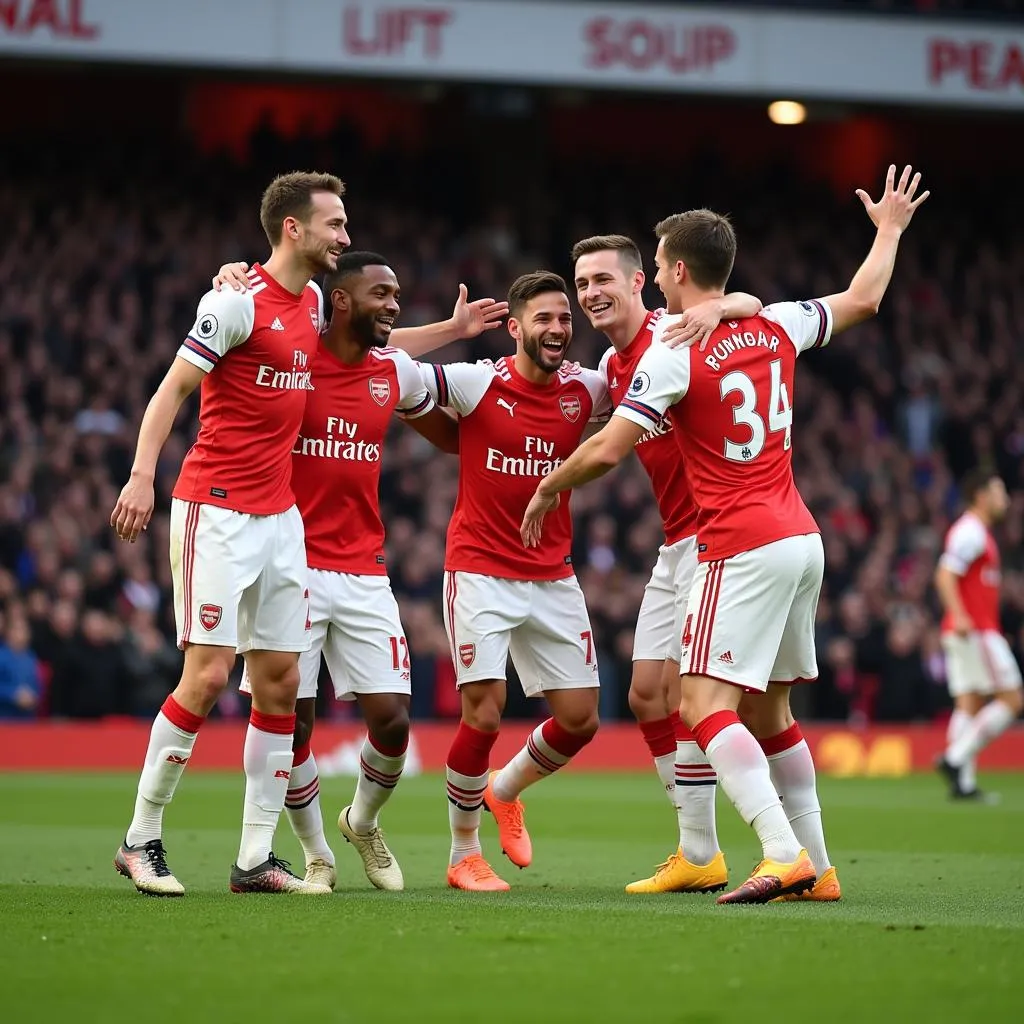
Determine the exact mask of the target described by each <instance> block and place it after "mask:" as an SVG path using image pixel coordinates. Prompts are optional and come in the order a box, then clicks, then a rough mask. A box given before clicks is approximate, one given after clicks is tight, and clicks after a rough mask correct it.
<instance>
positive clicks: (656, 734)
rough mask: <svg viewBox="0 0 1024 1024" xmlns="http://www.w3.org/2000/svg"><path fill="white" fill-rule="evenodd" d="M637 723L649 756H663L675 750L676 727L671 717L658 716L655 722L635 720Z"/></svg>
mask: <svg viewBox="0 0 1024 1024" xmlns="http://www.w3.org/2000/svg"><path fill="white" fill-rule="evenodd" d="M677 717H678V715H677ZM637 725H639V726H640V732H641V733H643V737H644V743H646V744H647V749H648V750H649V751H650V752H651V757H664V756H665V755H666V754H674V753H675V752H676V727H675V724H674V723H673V721H672V719H671V717H669V718H659V719H658V720H657V721H656V722H637Z"/></svg>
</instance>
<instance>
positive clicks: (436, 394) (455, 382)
mask: <svg viewBox="0 0 1024 1024" xmlns="http://www.w3.org/2000/svg"><path fill="white" fill-rule="evenodd" d="M417 365H418V366H419V369H420V376H421V378H422V380H423V383H424V384H425V385H426V388H427V391H429V392H430V397H431V398H433V399H434V401H435V402H437V404H438V405H440V406H442V407H443V408H448V409H452V410H454V411H455V412H457V413H458V414H459V415H460V416H468V415H469V414H470V413H471V412H472V411H473V410H474V409H475V408H476V407H477V406H478V405H479V404H480V400H481V399H482V398H483V397H484V395H485V394H487V389H488V388H489V387H490V386H491V381H492V380H494V372H495V371H494V364H493V363H490V362H487V361H486V360H485V361H482V362H479V363H418V364H417Z"/></svg>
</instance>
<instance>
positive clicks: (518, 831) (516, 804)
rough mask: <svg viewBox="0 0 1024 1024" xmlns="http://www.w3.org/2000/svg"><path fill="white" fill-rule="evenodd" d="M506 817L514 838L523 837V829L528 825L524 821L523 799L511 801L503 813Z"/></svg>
mask: <svg viewBox="0 0 1024 1024" xmlns="http://www.w3.org/2000/svg"><path fill="white" fill-rule="evenodd" d="M502 816H503V817H504V819H505V826H506V828H507V829H508V830H509V832H511V833H512V837H513V838H514V839H521V838H522V836H523V830H524V828H525V827H526V826H525V823H524V822H523V804H522V801H521V800H513V801H511V802H510V803H509V804H508V805H507V807H506V809H505V811H504V812H503V815H502Z"/></svg>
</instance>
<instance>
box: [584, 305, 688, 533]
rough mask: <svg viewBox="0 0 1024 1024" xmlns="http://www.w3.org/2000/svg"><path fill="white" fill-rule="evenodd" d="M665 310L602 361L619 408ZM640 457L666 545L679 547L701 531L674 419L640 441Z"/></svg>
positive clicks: (665, 419)
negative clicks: (673, 428) (673, 427)
mask: <svg viewBox="0 0 1024 1024" xmlns="http://www.w3.org/2000/svg"><path fill="white" fill-rule="evenodd" d="M663 312H664V311H663V310H656V311H654V312H649V313H648V314H647V316H646V318H645V319H644V323H643V326H642V327H641V328H640V330H639V331H638V332H637V334H636V337H635V338H633V340H632V341H631V342H630V343H629V345H627V346H626V348H624V349H623V350H622V351H621V352H616V351H615V349H613V348H610V349H608V351H607V352H606V353H605V354H604V357H603V358H602V359H601V365H600V367H599V371H600V372H601V373H602V374H603V375H604V376H605V377H606V379H607V381H608V393H609V395H610V396H611V403H612V405H613V406H614V407H616V408H617V407H618V406H619V404H620V403H621V402H622V400H623V399H624V398H625V397H626V396H627V395H628V393H629V388H630V385H631V384H632V383H633V380H634V377H635V375H636V368H637V365H638V364H639V362H640V360H641V358H642V357H643V354H644V353H645V352H646V351H647V349H648V348H650V346H651V341H652V339H653V337H654V330H655V325H656V324H657V322H658V320H659V319H660V318H661V316H662V314H663ZM636 454H637V458H638V459H639V460H640V464H641V465H642V466H643V467H644V469H645V470H646V472H647V475H648V476H649V477H650V480H651V488H652V489H653V491H654V500H655V501H656V502H657V503H658V511H659V512H660V513H661V521H662V525H663V526H664V529H665V543H666V544H675V543H677V542H678V541H681V540H683V539H684V538H686V537H692V536H693V535H694V534H695V533H696V532H697V504H696V502H695V501H694V500H693V494H692V492H691V491H690V485H689V482H688V481H687V479H686V472H685V468H684V466H683V458H682V453H681V452H680V449H679V446H678V445H677V444H676V440H675V438H674V437H673V436H672V419H671V417H670V416H668V415H665V416H662V417H661V421H660V422H659V423H657V424H654V425H653V426H652V427H651V428H650V429H649V430H648V431H647V433H645V434H644V435H643V437H641V438H640V440H639V441H637V445H636Z"/></svg>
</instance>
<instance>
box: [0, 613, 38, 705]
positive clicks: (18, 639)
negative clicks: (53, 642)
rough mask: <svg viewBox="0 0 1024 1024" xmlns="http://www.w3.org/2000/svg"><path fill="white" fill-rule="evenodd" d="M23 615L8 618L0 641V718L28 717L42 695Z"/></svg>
mask: <svg viewBox="0 0 1024 1024" xmlns="http://www.w3.org/2000/svg"><path fill="white" fill-rule="evenodd" d="M30 640H31V631H30V630H29V626H28V620H27V619H26V618H25V616H24V615H23V614H20V613H16V614H11V615H9V616H8V619H7V625H6V628H5V629H4V632H3V641H2V642H0V718H31V717H32V716H34V715H35V713H36V709H37V708H38V707H39V702H40V697H41V695H42V686H41V674H40V668H39V659H38V658H36V656H35V655H34V654H33V653H32V651H31V649H30V648H29V642H30Z"/></svg>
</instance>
